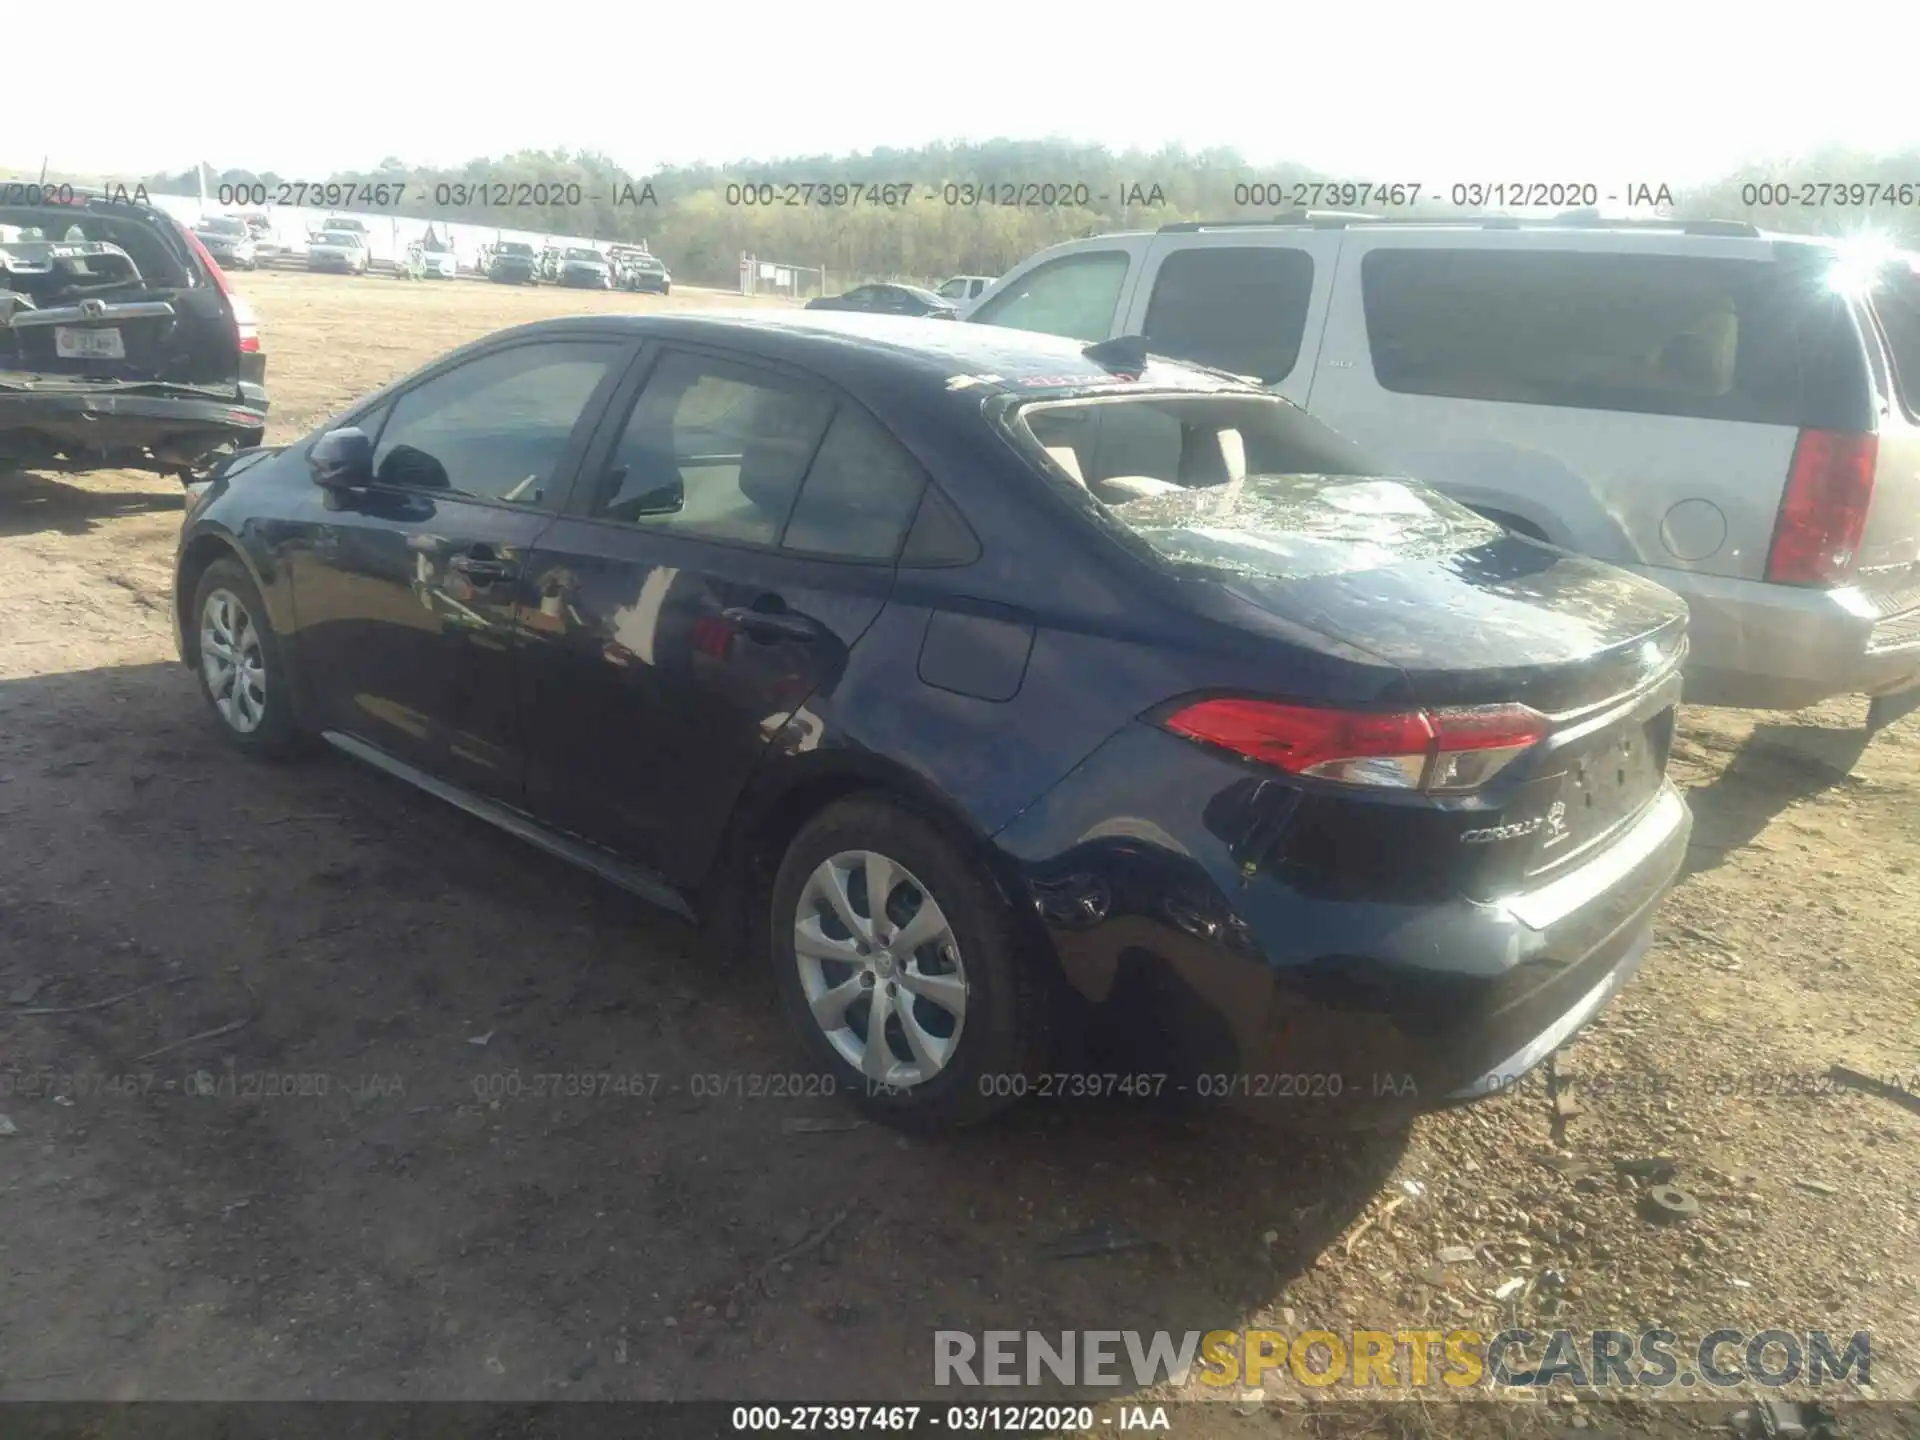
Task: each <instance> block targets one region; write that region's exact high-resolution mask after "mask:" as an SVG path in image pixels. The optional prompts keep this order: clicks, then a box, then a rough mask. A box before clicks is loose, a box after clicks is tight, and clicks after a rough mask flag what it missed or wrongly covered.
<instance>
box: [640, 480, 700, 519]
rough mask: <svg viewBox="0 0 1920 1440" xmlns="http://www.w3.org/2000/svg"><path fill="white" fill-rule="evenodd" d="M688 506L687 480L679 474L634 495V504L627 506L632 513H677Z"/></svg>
mask: <svg viewBox="0 0 1920 1440" xmlns="http://www.w3.org/2000/svg"><path fill="white" fill-rule="evenodd" d="M686 508H687V487H686V482H685V481H683V480H681V478H680V477H679V476H678V475H675V476H674V477H673V478H672V479H670V480H668V481H666V482H665V483H664V484H660V485H656V486H654V487H653V489H651V490H646V491H642V492H641V493H640V494H638V495H636V496H634V497H633V503H632V505H631V506H629V507H627V509H628V513H629V514H632V515H676V514H678V513H679V512H680V511H682V510H684V509H686Z"/></svg>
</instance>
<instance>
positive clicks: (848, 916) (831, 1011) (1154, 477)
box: [175, 314, 1690, 1127]
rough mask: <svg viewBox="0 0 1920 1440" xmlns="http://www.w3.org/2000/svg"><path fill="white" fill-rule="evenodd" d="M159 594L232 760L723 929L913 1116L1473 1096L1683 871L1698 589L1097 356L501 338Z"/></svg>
mask: <svg viewBox="0 0 1920 1440" xmlns="http://www.w3.org/2000/svg"><path fill="white" fill-rule="evenodd" d="M196 488H199V487H196ZM175 594H176V597H177V610H176V613H177V616H178V620H179V623H180V643H181V655H182V658H183V659H184V660H185V661H186V662H187V663H188V664H189V665H190V666H192V667H193V669H194V672H195V674H196V676H197V677H198V679H199V683H200V685H201V688H202V690H203V692H204V694H205V697H206V700H207V703H208V710H209V714H210V715H211V716H212V718H213V720H214V723H215V724H216V725H217V726H218V727H219V728H220V729H221V731H222V732H223V733H224V734H225V735H226V736H227V737H228V738H229V739H230V740H231V741H232V742H233V743H234V744H235V745H236V746H237V747H238V748H240V749H242V750H245V751H251V752H255V753H266V754H273V753H278V752H281V751H284V750H286V749H288V748H290V747H293V746H294V745H295V744H296V743H298V742H299V740H300V739H301V737H302V736H305V735H318V736H321V737H323V738H324V739H326V740H327V741H328V742H330V743H332V744H333V745H334V746H335V747H337V748H338V749H340V750H342V751H344V752H345V753H347V754H349V755H353V756H355V757H357V758H359V759H361V760H363V761H366V762H368V763H371V764H373V765H375V766H377V767H379V768H381V769H383V770H385V771H387V772H388V773H390V774H392V775H395V776H398V777H401V778H403V779H405V780H407V781H409V782H411V783H413V784H415V785H418V786H419V787H421V788H422V789H424V790H426V791H427V792H428V793H430V794H433V795H436V796H439V797H440V798H442V799H445V800H448V801H451V802H452V803H454V804H457V805H459V806H461V807H462V808H464V809H466V810H468V811H469V812H470V813H472V814H475V815H478V816H480V817H482V818H484V819H487V820H489V821H492V822H493V823H495V824H498V825H500V826H501V827H503V828H505V829H507V830H509V831H510V832H512V833H514V834H516V835H518V836H520V837H521V838H523V839H527V840H530V841H533V842H534V843H536V844H539V845H542V846H544V847H545V848H547V849H549V850H551V851H553V852H555V853H557V854H560V855H562V856H565V857H567V858H569V859H571V860H573V861H575V862H577V863H580V864H583V865H586V866H588V867H590V868H592V869H593V870H594V871H596V872H597V873H599V874H601V875H602V876H605V877H607V878H609V879H613V880H616V881H617V882H619V883H622V884H624V885H627V886H628V887H629V888H631V889H633V890H635V891H637V892H638V893H641V894H643V895H646V896H648V897H649V898H651V899H653V900H655V901H657V902H659V903H662V904H665V905H668V906H669V907H671V908H673V909H675V910H677V911H680V912H681V913H683V914H691V915H697V916H700V917H702V918H706V919H711V920H712V921H713V922H714V924H715V925H716V926H718V927H719V933H720V935H721V936H722V937H724V938H726V939H727V940H729V942H730V943H731V945H732V947H734V948H739V949H744V950H745V951H747V953H749V954H751V955H753V956H755V957H756V958H758V959H760V960H762V961H764V962H765V963H769V964H770V965H771V967H772V971H773V976H774V978H775V982H776V983H777V985H778V988H779V993H780V996H781V1000H782V1005H783V1007H784V1009H785V1011H786V1013H787V1017H788V1019H789V1021H790V1022H791V1024H792V1025H793V1027H794V1029H795V1031H796V1033H797V1035H798V1036H799V1037H800V1039H801V1041H802V1043H804V1044H805V1045H807V1046H808V1047H809V1048H810V1050H811V1053H812V1055H813V1056H814V1058H815V1060H816V1061H817V1062H818V1064H819V1065H821V1066H822V1067H824V1068H825V1069H826V1070H827V1071H828V1072H829V1073H830V1074H831V1076H832V1077H833V1081H834V1086H835V1088H836V1089H837V1090H838V1091H839V1092H840V1093H843V1094H846V1095H849V1096H852V1097H854V1098H855V1099H856V1100H857V1101H858V1102H859V1103H861V1104H864V1105H866V1106H868V1107H870V1108H871V1109H873V1110H875V1111H877V1112H878V1113H879V1114H880V1115H881V1116H883V1117H884V1118H886V1119H887V1120H889V1121H892V1122H895V1123H942V1122H963V1121H968V1120H975V1119H979V1118H980V1117H982V1116H984V1115H986V1114H989V1113H991V1112H992V1111H994V1110H995V1109H997V1108H999V1107H1001V1106H1004V1105H1006V1104H1007V1103H1009V1102H1010V1101H1012V1100H1014V1099H1016V1098H1019V1097H1021V1096H1023V1095H1026V1096H1031V1095H1045V1096H1052V1097H1055V1098H1060V1097H1068V1098H1071V1097H1076V1096H1085V1095H1105V1094H1110V1093H1115V1092H1119V1093H1124V1094H1128V1095H1140V1094H1147V1095H1156V1094H1164V1095H1166V1096H1169V1097H1172V1096H1176V1095H1178V1094H1179V1093H1181V1091H1182V1090H1183V1089H1184V1092H1185V1093H1186V1094H1187V1095H1188V1096H1190V1097H1197V1098H1200V1099H1213V1100H1221V1101H1229V1102H1235V1103H1238V1104H1243V1105H1248V1106H1251V1107H1254V1108H1257V1109H1259V1110H1261V1111H1263V1112H1264V1113H1265V1114H1266V1115H1268V1116H1270V1117H1272V1118H1275V1119H1277V1120H1281V1121H1285V1122H1292V1123H1294V1124H1297V1125H1302V1126H1311V1127H1318V1126H1323V1125H1332V1126H1345V1125H1355V1124H1370V1123H1388V1122H1392V1121H1394V1120H1396V1119H1398V1118H1401V1117H1404V1116H1407V1115H1409V1114H1411V1113H1413V1112H1414V1111H1416V1110H1418V1109H1421V1108H1430V1107H1433V1106H1435V1105H1439V1104H1443V1103H1447V1102H1450V1101H1455V1100H1461V1099H1466V1098H1471V1097H1474V1096H1477V1095H1484V1094H1487V1093H1489V1092H1491V1091H1495V1090H1498V1089H1500V1088H1501V1087H1503V1086H1504V1085H1505V1084H1507V1083H1508V1082H1509V1080H1510V1079H1512V1078H1517V1077H1518V1076H1519V1075H1520V1074H1522V1073H1524V1072H1525V1071H1527V1070H1528V1069H1529V1068H1531V1067H1532V1066H1533V1065H1535V1064H1536V1063H1538V1062H1539V1061H1540V1060H1541V1059H1542V1058H1543V1057H1544V1056H1545V1055H1547V1054H1548V1053H1549V1052H1550V1051H1552V1050H1553V1049H1554V1048H1555V1047H1557V1046H1558V1045H1560V1044H1562V1043H1564V1042H1565V1041H1566V1040H1567V1039H1568V1038H1569V1037H1570V1036H1571V1035H1573V1034H1574V1033H1575V1032H1576V1031H1577V1030H1578V1029H1579V1028H1580V1027H1581V1026H1582V1025H1583V1024H1584V1023H1585V1022H1586V1021H1587V1020H1589V1019H1590V1018H1591V1017H1592V1016H1593V1015H1594V1014H1596V1013H1597V1012H1598V1010H1599V1009H1600V1007H1601V1006H1602V1005H1603V1004H1604V1003H1605V1002H1606V1000H1607V999H1608V997H1609V996H1611V995H1612V994H1613V993H1614V991H1615V990H1617V989H1618V988H1619V987H1620V986H1621V985H1622V984H1623V983H1625V981H1626V980H1627V978H1628V977H1629V976H1630V975H1631V974H1632V973H1633V971H1634V969H1635V967H1636V966H1637V965H1638V964H1639V962H1640V959H1641V956H1642V955H1643V954H1644V952H1645V951H1646V948H1647V945H1648V935H1649V927H1650V923H1651V916H1652V912H1653V908H1654V906H1655V905H1656V904H1657V903H1658V901H1659V900H1660V898H1661V896H1662V894H1663V893H1664V892H1665V891H1666V889H1667V887H1668V886H1669V885H1670V884H1671V882H1672V880H1673V877H1674V875H1675V874H1676V872H1677V870H1678V867H1679V864H1680V861H1681V858H1682V855H1683V853H1684V850H1685V847H1686V841H1687V833H1688V828H1689V824H1690V821H1689V817H1688V813H1687V809H1686V806H1685V805H1684V804H1683V803H1682V801H1681V799H1680V797H1679V795H1678V793H1677V792H1676V791H1675V789H1674V788H1673V786H1672V785H1671V784H1670V783H1669V782H1668V781H1667V779H1666V761H1667V751H1668V747H1669V742H1670V740H1671V737H1672V734H1673V723H1674V713H1675V705H1676V701H1677V700H1678V697H1679V689H1680V669H1679V667H1680V663H1681V661H1682V659H1683V654H1684V650H1685V617H1686V611H1685V608H1684V607H1683V605H1682V604H1681V602H1680V601H1679V600H1678V599H1677V598H1676V597H1675V596H1673V595H1672V594H1670V593H1669V592H1668V591H1666V590H1664V589H1661V588H1660V587H1658V586H1656V585H1654V584H1652V583H1650V582H1648V581H1645V580H1642V579H1639V578H1637V577H1635V576H1633V575H1629V574H1626V573H1624V572H1622V571H1619V570H1615V569H1612V568H1610V567H1608V566H1606V565H1603V564H1600V563H1598V562H1595V561H1592V560H1588V559H1584V558H1581V557H1579V556H1576V555H1571V554H1568V553H1565V552H1563V551H1559V550H1555V549H1552V548H1550V547H1548V546H1545V545H1541V544H1537V543H1535V542H1534V541H1531V540H1528V539H1525V538H1522V537H1520V536H1517V535H1513V534H1511V533H1509V532H1507V531H1505V530H1503V529H1502V528H1501V527H1499V526H1497V525H1494V524H1492V523H1491V522H1488V521H1486V520H1483V519H1482V518H1480V517H1479V516H1477V515H1474V514H1473V513H1471V512H1470V511H1468V510H1465V509H1463V508H1462V507H1460V506H1459V505H1457V504H1455V503H1453V502H1452V501H1450V500H1448V499H1446V498H1444V497H1442V496H1441V495H1439V494H1437V493H1436V492H1434V491H1432V490H1429V489H1427V488H1426V487H1425V486H1423V485H1421V484H1420V483H1418V482H1417V481H1415V480H1411V479H1407V478H1405V477H1400V476H1395V475H1391V474H1388V473H1385V472H1383V471H1382V469H1381V468H1380V467H1379V466H1377V465H1375V464H1374V463H1372V462H1371V461H1370V460H1368V459H1367V458H1366V457H1365V456H1364V455H1362V454H1361V453H1360V452H1359V451H1357V450H1356V449H1355V448H1354V447H1352V446H1351V445H1349V444H1348V443H1347V442H1346V441H1344V440H1342V439H1340V438H1339V437H1337V436H1335V435H1333V434H1332V433H1331V432H1329V431H1327V430H1326V429H1325V428H1324V427H1323V426H1322V425H1321V424H1320V423H1319V422H1318V421H1315V420H1313V419H1311V418H1309V417H1308V416H1307V415H1305V414H1303V413H1302V412H1301V411H1299V410H1297V409H1296V408H1294V407H1293V406H1291V405H1289V404H1288V403H1287V402H1286V401H1284V400H1281V399H1279V398H1277V397H1275V396H1273V395H1271V394H1268V393H1266V392H1264V391H1263V390H1261V389H1259V388H1257V387H1256V386H1254V385H1251V384H1248V383H1245V382H1243V381H1240V380H1238V379H1236V378H1234V377H1230V376H1224V375H1220V374H1216V373H1213V372H1210V371H1206V370H1202V369H1198V368H1195V367H1193V366H1191V365H1185V364H1180V363H1176V362H1172V361H1164V360H1161V359H1159V358H1157V357H1150V356H1148V355H1146V354H1145V353H1144V352H1141V351H1139V350H1138V349H1137V348H1136V347H1132V346H1129V345H1126V344H1119V343H1117V342H1111V341H1110V342H1105V343H1103V344H1100V345H1095V346H1091V347H1085V348H1083V347H1081V346H1079V345H1076V344H1072V343H1070V342H1067V341H1063V340H1057V339H1053V338H1050V337H1044V336H1036V335H1028V334H1022V333H1020V332H1017V331H1011V330H1002V329H997V328H988V327H985V326H955V325H953V324H951V323H941V322H938V321H930V320H909V319H901V318H896V317H881V316H825V315H815V314H809V315H806V316H804V317H803V316H798V315H793V316H781V315H777V314H762V315H757V316H755V317H753V318H745V317H742V318H733V319H728V318H722V317H716V316H697V315H656V316H638V315H632V316H611V315H608V316H596V317H582V318H577V319H571V320H564V321H551V322H546V323H543V324H538V325H533V326H526V327H522V328H520V329H518V330H514V331H509V332H506V333H504V334H501V335H498V336H495V337H493V338H491V339H490V340H486V341H482V342H479V343H478V344H476V345H474V346H471V347H468V348H467V349H466V350H463V351H460V352H457V353H455V354H454V355H452V356H450V357H447V358H445V359H443V360H441V361H439V362H437V363H436V364H435V365H433V366H431V367H429V368H428V369H427V370H425V371H422V372H421V373H420V374H417V375H415V376H413V377H411V378H409V379H406V380H402V381H400V382H397V383H396V384H395V385H393V386H391V387H389V388H388V389H387V390H386V391H383V392H381V393H380V394H377V395H374V396H370V397H368V398H367V399H365V400H363V401H362V402H360V403H359V404H358V405H356V406H355V407H353V408H352V409H350V410H349V411H348V412H347V413H346V414H344V415H342V416H341V417H339V419H338V420H336V421H335V422H333V424H332V425H330V426H329V427H327V429H326V430H324V431H317V432H315V433H314V434H313V435H310V436H309V437H307V439H305V440H304V441H301V442H299V443H298V444H296V445H293V446H290V447H287V448H286V449H283V450H279V451H275V452H262V453H260V454H259V455H257V456H255V457H251V458H242V459H239V460H236V461H233V462H231V463H230V464H228V465H226V466H223V467H222V469H221V471H220V472H219V473H218V474H216V476H215V477H214V478H213V479H212V480H211V481H210V482H209V483H208V485H207V486H206V487H205V488H204V491H203V493H201V495H200V496H199V498H197V499H196V502H195V505H194V509H193V511H192V512H191V513H190V515H189V517H188V520H187V523H186V526H185V528H184V530H183V533H182V537H181V549H180V558H179V569H178V573H177V576H176V580H175ZM1069 1020H1070V1021H1072V1022H1073V1023H1070V1024H1068V1023H1063V1022H1066V1021H1069ZM1107 1022H1112V1023H1107ZM1065 1035H1072V1036H1075V1037H1078V1038H1081V1039H1084V1040H1086V1041H1087V1042H1088V1043H1086V1044H1084V1045H1082V1046H1079V1047H1077V1048H1078V1050H1079V1052H1080V1054H1081V1055H1082V1056H1092V1055H1099V1056H1103V1057H1118V1058H1117V1059H1114V1060H1112V1061H1111V1063H1109V1062H1108V1061H1107V1060H1105V1059H1103V1060H1102V1061H1101V1062H1100V1063H1098V1064H1083V1063H1080V1061H1078V1060H1075V1061H1067V1060H1065V1059H1063V1058H1062V1056H1063V1054H1064V1053H1066V1052H1065V1051H1063V1050H1062V1049H1060V1048H1057V1047H1056V1045H1055V1044H1054V1043H1053V1042H1054V1040H1055V1038H1056V1037H1062V1036H1065Z"/></svg>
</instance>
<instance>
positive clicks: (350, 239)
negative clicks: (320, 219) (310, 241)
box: [318, 230, 360, 245]
mask: <svg viewBox="0 0 1920 1440" xmlns="http://www.w3.org/2000/svg"><path fill="white" fill-rule="evenodd" d="M318 243H319V244H322V245H358V244H359V243H360V237H359V236H358V235H356V234H354V233H353V232H352V231H351V230H326V231H323V232H321V235H320V239H319V242H318Z"/></svg>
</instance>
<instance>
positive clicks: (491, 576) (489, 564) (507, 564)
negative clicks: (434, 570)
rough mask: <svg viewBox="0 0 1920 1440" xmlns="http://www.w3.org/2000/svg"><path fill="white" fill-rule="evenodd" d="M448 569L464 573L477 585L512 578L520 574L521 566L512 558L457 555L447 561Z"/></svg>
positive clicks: (456, 572) (459, 573)
mask: <svg viewBox="0 0 1920 1440" xmlns="http://www.w3.org/2000/svg"><path fill="white" fill-rule="evenodd" d="M447 569H449V570H451V571H453V572H454V573H455V574H456V575H462V576H465V577H466V578H467V580H469V581H471V582H472V583H473V584H475V585H491V584H492V583H493V582H494V581H496V580H512V579H515V578H517V577H518V576H519V574H520V567H519V566H518V565H515V564H514V563H513V562H512V561H510V560H496V559H494V558H492V557H491V556H485V555H456V556H454V557H453V558H452V559H451V560H449V561H447Z"/></svg>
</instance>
